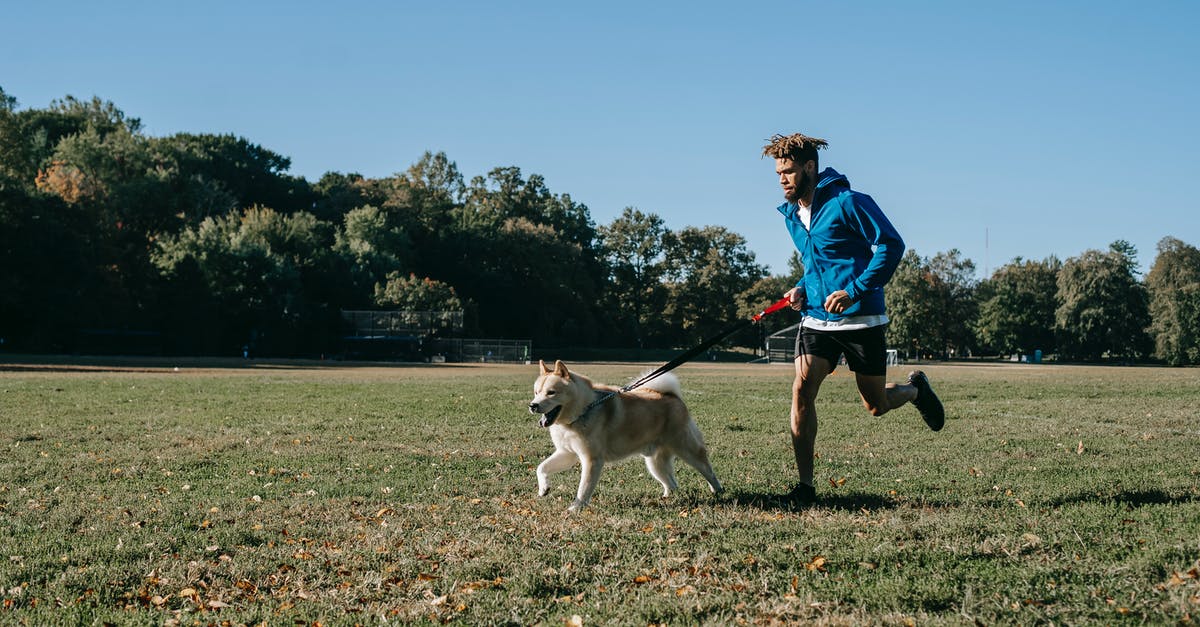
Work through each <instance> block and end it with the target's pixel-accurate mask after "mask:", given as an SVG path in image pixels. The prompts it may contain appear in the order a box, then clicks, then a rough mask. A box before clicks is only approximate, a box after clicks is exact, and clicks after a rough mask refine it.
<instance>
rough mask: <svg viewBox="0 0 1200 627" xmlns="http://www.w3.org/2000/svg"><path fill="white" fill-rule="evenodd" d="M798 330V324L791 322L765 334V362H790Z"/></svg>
mask: <svg viewBox="0 0 1200 627" xmlns="http://www.w3.org/2000/svg"><path fill="white" fill-rule="evenodd" d="M799 332H800V325H799V324H793V325H792V326H790V327H788V328H786V329H781V330H779V331H776V332H774V333H772V334H771V335H769V336H767V345H766V346H765V347H764V348H765V349H766V351H767V363H769V364H781V363H791V362H792V359H793V358H794V357H795V356H796V334H797V333H799Z"/></svg>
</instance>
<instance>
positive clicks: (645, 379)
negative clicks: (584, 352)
mask: <svg viewBox="0 0 1200 627" xmlns="http://www.w3.org/2000/svg"><path fill="white" fill-rule="evenodd" d="M790 304H791V301H789V300H788V299H787V297H784V298H781V299H779V300H778V301H776V302H775V303H774V304H773V305H771V306H770V307H767V308H766V309H764V310H762V311H761V312H760V313H758V314H756V315H754V316H753V317H751V318H749V319H746V320H742V321H740V322H737V323H735V324H733V325H731V326H729V327H728V328H726V329H725V330H724V331H721V332H720V333H718V334H717V335H715V336H713V337H711V338H709V339H707V340H704V341H703V342H701V343H700V344H698V345H696V346H694V347H692V348H690V349H688V350H686V351H684V352H682V353H680V354H679V355H678V356H677V357H675V358H674V359H672V360H671V361H668V362H667V363H665V364H663V365H661V366H659V367H658V368H657V369H655V370H653V371H651V372H649V373H647V374H645V375H644V376H642V378H640V379H638V380H637V381H634V382H633V383H630V384H629V385H626V386H625V387H623V388H621V389H619V390H616V391H614V392H608V393H607V394H605V395H604V396H601V397H599V398H597V399H596V400H594V401H592V402H591V403H589V404H588V406H587V407H585V408H583V411H582V412H580V413H579V417H580V418H583V417H584V416H586V415H587V413H588V412H590V411H592V410H593V409H595V408H596V407H599V406H600V405H602V404H604V402H605V401H607V400H608V399H610V398H612V397H614V396H616V395H617V394H621V393H624V392H629V391H632V390H636V389H637V388H640V387H642V386H643V385H646V384H647V383H649V382H651V381H653V380H655V379H657V378H658V377H660V376H662V375H664V374H666V373H668V372H670V371H672V370H674V369H676V368H678V367H679V366H681V365H683V364H685V363H687V362H688V361H691V360H692V359H693V358H695V357H696V355H699V354H700V353H703V352H704V351H706V350H708V349H710V348H712V347H713V345H714V344H716V343H717V342H720V341H721V340H723V339H725V338H727V337H729V336H730V335H733V334H734V333H737V332H738V331H741V330H742V329H744V328H746V327H748V326H751V325H754V324H758V321H759V320H762V318H763V316H765V315H767V314H770V313H775V312H776V311H779V310H780V309H783V308H784V307H787V306H788V305H790Z"/></svg>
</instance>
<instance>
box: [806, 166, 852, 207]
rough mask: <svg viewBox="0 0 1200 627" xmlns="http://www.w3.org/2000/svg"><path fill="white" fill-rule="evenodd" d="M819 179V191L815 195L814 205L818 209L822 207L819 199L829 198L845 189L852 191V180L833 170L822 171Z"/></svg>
mask: <svg viewBox="0 0 1200 627" xmlns="http://www.w3.org/2000/svg"><path fill="white" fill-rule="evenodd" d="M817 177H818V178H817V190H816V192H814V193H813V205H815V206H817V207H820V206H821V203H820V202H818V199H825V198H829V197H830V196H834V195H836V194H837V193H838V192H839V191H841V190H843V189H850V179H848V178H846V175H845V174H842V173H841V172H838V171H837V170H834V169H833V168H825V169H824V170H821V173H820V174H819V175H817Z"/></svg>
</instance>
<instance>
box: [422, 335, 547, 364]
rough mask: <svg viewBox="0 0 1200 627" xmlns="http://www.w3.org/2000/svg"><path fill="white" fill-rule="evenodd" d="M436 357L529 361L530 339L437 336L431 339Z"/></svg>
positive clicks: (431, 345)
mask: <svg viewBox="0 0 1200 627" xmlns="http://www.w3.org/2000/svg"><path fill="white" fill-rule="evenodd" d="M428 348H429V350H430V351H431V352H432V354H433V356H434V358H435V359H436V358H437V357H439V356H440V357H441V358H443V359H445V360H446V361H459V362H467V361H477V362H487V363H521V364H523V363H528V362H529V351H530V349H532V348H533V342H532V341H530V340H500V339H469V338H437V339H433V340H430V341H429V345H428Z"/></svg>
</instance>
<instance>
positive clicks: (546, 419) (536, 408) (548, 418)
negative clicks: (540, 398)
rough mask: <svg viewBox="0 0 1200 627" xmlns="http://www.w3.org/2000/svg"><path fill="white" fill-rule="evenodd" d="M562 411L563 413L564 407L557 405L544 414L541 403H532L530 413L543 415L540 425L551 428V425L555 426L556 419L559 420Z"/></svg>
mask: <svg viewBox="0 0 1200 627" xmlns="http://www.w3.org/2000/svg"><path fill="white" fill-rule="evenodd" d="M561 411H562V405H556V406H555V407H554V408H553V409H551V410H550V411H546V412H543V411H542V406H541V404H539V403H530V404H529V413H531V414H541V415H542V419H541V420H539V421H538V424H539V425H541V426H543V427H549V426H550V425H552V424H554V419H555V418H558V414H559V412H561Z"/></svg>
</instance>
